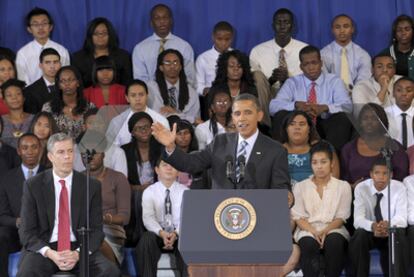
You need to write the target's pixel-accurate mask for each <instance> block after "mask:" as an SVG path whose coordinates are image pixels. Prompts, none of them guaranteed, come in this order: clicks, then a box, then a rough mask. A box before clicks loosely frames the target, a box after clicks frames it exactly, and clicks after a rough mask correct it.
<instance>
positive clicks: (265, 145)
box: [152, 93, 290, 191]
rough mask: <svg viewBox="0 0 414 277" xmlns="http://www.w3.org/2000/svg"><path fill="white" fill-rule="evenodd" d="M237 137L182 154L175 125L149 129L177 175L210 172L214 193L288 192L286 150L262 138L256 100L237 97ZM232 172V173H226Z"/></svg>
mask: <svg viewBox="0 0 414 277" xmlns="http://www.w3.org/2000/svg"><path fill="white" fill-rule="evenodd" d="M232 117H233V122H234V124H235V125H236V129H237V132H236V133H225V134H220V135H217V136H216V137H215V138H214V140H213V141H212V142H211V143H210V144H209V145H207V147H206V148H205V149H203V150H201V151H195V152H192V153H189V154H188V153H184V152H183V151H181V150H180V149H179V148H178V147H176V145H175V137H176V129H177V126H176V124H175V125H174V127H173V130H172V131H170V130H167V129H165V128H164V127H163V126H162V125H160V124H154V125H153V127H152V130H153V135H154V136H155V138H156V139H157V140H158V141H159V142H160V143H161V144H163V145H164V146H165V147H166V153H164V154H165V157H164V158H165V160H166V161H167V163H169V164H171V165H172V166H174V167H175V168H176V169H178V170H179V171H183V172H188V173H191V174H195V173H197V172H200V171H202V170H204V169H208V168H211V179H212V186H211V187H212V188H213V189H233V188H235V189H288V190H289V191H290V177H289V172H288V161H287V153H286V150H285V149H284V148H283V146H282V145H280V144H279V143H278V142H276V141H274V140H272V139H270V138H269V137H266V136H264V135H263V134H261V133H260V132H259V130H258V128H257V123H258V122H260V120H261V119H262V117H263V112H262V111H261V110H260V106H259V102H258V100H257V97H255V96H254V95H251V94H249V93H243V94H240V95H238V96H237V97H236V98H235V99H234V103H233V113H232ZM229 167H230V168H234V172H233V173H229V172H228V171H229V170H228V169H229Z"/></svg>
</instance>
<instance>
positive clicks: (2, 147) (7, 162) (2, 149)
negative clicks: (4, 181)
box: [0, 116, 21, 176]
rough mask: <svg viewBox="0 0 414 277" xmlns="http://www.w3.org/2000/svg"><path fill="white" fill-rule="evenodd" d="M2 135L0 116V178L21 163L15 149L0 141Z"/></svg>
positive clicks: (0, 119)
mask: <svg viewBox="0 0 414 277" xmlns="http://www.w3.org/2000/svg"><path fill="white" fill-rule="evenodd" d="M2 133H3V120H2V118H1V116H0V176H3V174H4V173H6V172H7V171H8V170H9V169H12V168H14V167H16V166H18V165H19V164H20V162H21V161H20V158H19V156H18V155H17V152H16V149H15V148H13V147H11V146H10V145H8V144H6V143H4V142H3V141H2V139H1V136H2Z"/></svg>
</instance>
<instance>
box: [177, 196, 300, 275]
mask: <svg viewBox="0 0 414 277" xmlns="http://www.w3.org/2000/svg"><path fill="white" fill-rule="evenodd" d="M287 199H288V197H287V191H286V190H276V189H269V190H188V191H185V193H184V196H183V204H182V205H183V206H182V208H181V213H182V214H181V226H180V239H179V241H178V248H179V250H180V253H181V255H182V257H183V259H184V261H185V263H186V264H187V265H188V272H189V275H190V276H197V277H203V276H223V277H224V276H226V277H229V276H237V277H243V276H249V277H251V276H260V277H262V276H278V275H279V272H280V270H281V267H282V266H283V265H284V264H285V263H286V262H287V260H288V258H289V256H290V254H291V252H292V235H291V230H290V214H289V209H288V202H287ZM253 225H254V226H253Z"/></svg>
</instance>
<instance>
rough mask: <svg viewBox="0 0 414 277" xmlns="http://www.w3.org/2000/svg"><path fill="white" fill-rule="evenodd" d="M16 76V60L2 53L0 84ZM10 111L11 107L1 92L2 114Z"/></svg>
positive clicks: (0, 106)
mask: <svg viewBox="0 0 414 277" xmlns="http://www.w3.org/2000/svg"><path fill="white" fill-rule="evenodd" d="M15 78H16V66H15V64H14V60H11V59H10V58H9V57H8V56H2V55H0V86H1V85H2V84H3V83H4V82H6V81H7V80H9V79H15ZM7 113H9V109H8V108H7V106H6V104H5V103H4V99H3V95H2V93H0V116H1V115H5V114H7Z"/></svg>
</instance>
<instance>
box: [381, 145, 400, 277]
mask: <svg viewBox="0 0 414 277" xmlns="http://www.w3.org/2000/svg"><path fill="white" fill-rule="evenodd" d="M380 152H381V154H382V156H383V157H384V158H385V162H386V164H387V174H388V178H387V192H388V203H387V204H388V207H387V208H388V224H389V227H388V264H389V269H388V270H389V276H390V277H393V276H394V273H395V234H396V232H397V228H396V227H395V226H392V224H391V172H392V168H391V157H392V154H393V151H392V150H391V149H389V148H388V147H387V146H385V147H383V148H381V150H380Z"/></svg>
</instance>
